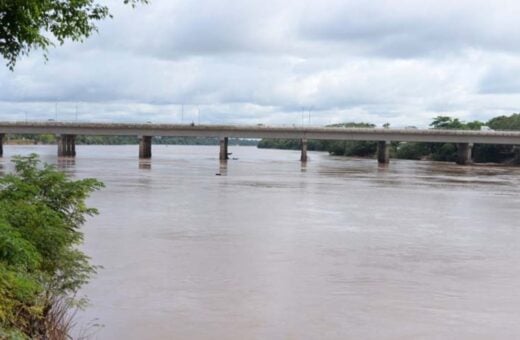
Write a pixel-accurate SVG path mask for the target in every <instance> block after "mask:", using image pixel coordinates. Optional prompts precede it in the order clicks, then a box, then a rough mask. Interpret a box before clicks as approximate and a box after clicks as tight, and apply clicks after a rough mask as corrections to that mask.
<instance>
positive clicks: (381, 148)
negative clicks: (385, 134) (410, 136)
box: [377, 141, 390, 164]
mask: <svg viewBox="0 0 520 340" xmlns="http://www.w3.org/2000/svg"><path fill="white" fill-rule="evenodd" d="M377 162H378V163H379V164H388V163H390V143H388V142H386V141H379V142H377Z"/></svg>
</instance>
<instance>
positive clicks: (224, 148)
mask: <svg viewBox="0 0 520 340" xmlns="http://www.w3.org/2000/svg"><path fill="white" fill-rule="evenodd" d="M228 142H229V139H228V137H224V138H220V153H219V159H220V160H221V161H226V160H228V159H229V154H228Z"/></svg>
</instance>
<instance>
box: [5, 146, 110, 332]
mask: <svg viewBox="0 0 520 340" xmlns="http://www.w3.org/2000/svg"><path fill="white" fill-rule="evenodd" d="M14 163H15V173H13V174H8V175H5V176H4V177H2V178H0V338H2V339H3V338H22V339H25V338H31V339H33V338H37V339H49V338H56V337H55V336H56V335H57V333H59V334H61V335H62V338H64V335H66V334H65V333H66V332H67V329H66V327H67V325H66V324H62V323H60V322H56V320H57V316H58V315H59V313H63V307H64V305H63V304H62V303H63V302H64V301H66V306H72V305H74V304H77V303H80V302H81V300H75V299H74V296H75V293H76V292H77V291H78V289H79V288H80V287H81V286H82V285H83V284H85V283H86V282H88V280H89V278H90V277H91V275H92V274H93V273H94V272H95V269H96V268H95V267H94V266H92V265H91V264H90V262H89V258H88V257H87V256H86V255H85V254H84V253H83V252H81V251H80V250H79V249H78V247H77V246H78V245H79V244H80V243H81V242H82V240H83V234H82V232H81V231H80V227H81V225H82V224H83V223H84V222H85V218H86V216H89V215H94V214H96V213H97V211H96V210H95V209H93V208H90V207H87V205H86V203H85V200H86V198H87V197H88V195H89V194H90V193H91V192H92V191H93V190H97V189H99V188H101V187H102V186H103V184H102V183H101V182H99V181H97V180H95V179H82V180H72V179H70V178H69V177H68V176H67V175H66V174H64V173H63V172H60V171H58V170H56V169H55V167H54V166H51V165H47V164H45V165H43V167H41V166H40V161H39V159H38V157H37V156H36V155H34V154H33V155H31V156H28V157H15V159H14ZM58 319H59V318H58ZM62 321H65V320H64V319H62Z"/></svg>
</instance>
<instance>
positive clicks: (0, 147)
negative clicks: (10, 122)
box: [0, 133, 5, 157]
mask: <svg viewBox="0 0 520 340" xmlns="http://www.w3.org/2000/svg"><path fill="white" fill-rule="evenodd" d="M4 137H5V134H3V133H0V157H3V156H4Z"/></svg>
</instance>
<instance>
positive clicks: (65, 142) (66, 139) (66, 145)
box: [58, 135, 76, 157]
mask: <svg viewBox="0 0 520 340" xmlns="http://www.w3.org/2000/svg"><path fill="white" fill-rule="evenodd" d="M58 157H76V136H75V135H60V136H58Z"/></svg>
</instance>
